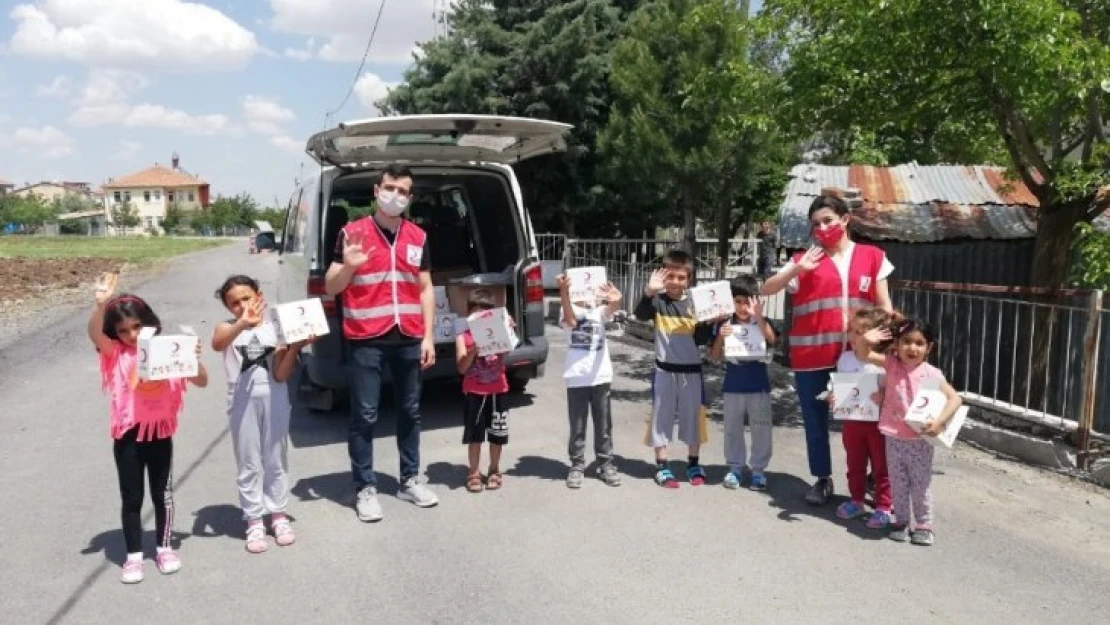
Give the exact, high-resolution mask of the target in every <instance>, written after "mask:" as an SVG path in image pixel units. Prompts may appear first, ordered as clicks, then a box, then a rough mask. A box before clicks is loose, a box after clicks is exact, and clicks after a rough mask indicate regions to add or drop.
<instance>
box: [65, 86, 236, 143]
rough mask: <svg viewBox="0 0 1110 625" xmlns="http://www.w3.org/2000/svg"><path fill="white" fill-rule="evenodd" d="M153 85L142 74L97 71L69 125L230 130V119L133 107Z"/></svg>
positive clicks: (206, 131)
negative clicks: (135, 99) (137, 96)
mask: <svg viewBox="0 0 1110 625" xmlns="http://www.w3.org/2000/svg"><path fill="white" fill-rule="evenodd" d="M148 84H149V83H148V82H147V81H146V79H145V78H143V77H142V76H141V75H139V74H135V73H133V72H126V71H120V70H93V71H92V72H90V73H89V79H88V81H87V82H86V83H85V86H84V87H83V88H82V90H81V93H80V95H79V96H78V97H77V98H76V100H75V101H74V104H75V106H76V108H74V110H73V112H72V113H70V115H69V118H68V119H67V121H68V122H69V123H70V124H72V125H74V126H84V127H97V126H124V127H127V128H163V129H166V130H178V131H181V132H184V133H186V134H199V135H207V134H215V133H217V132H220V131H225V130H228V129H229V128H230V124H229V119H228V117H227V116H226V115H220V114H209V115H191V114H189V113H187V112H185V111H181V110H178V109H172V108H167V107H165V106H162V105H160V104H146V103H144V104H132V103H131V102H130V99H131V95H132V94H134V93H135V92H137V91H139V90H141V89H143V88H145V87H146V86H147V85H148Z"/></svg>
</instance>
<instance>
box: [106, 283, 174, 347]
mask: <svg viewBox="0 0 1110 625" xmlns="http://www.w3.org/2000/svg"><path fill="white" fill-rule="evenodd" d="M127 319H138V320H139V322H140V323H142V324H143V327H144V328H155V329H156V330H157V332H158V333H161V332H162V321H161V320H160V319H158V315H156V314H154V310H153V309H151V307H150V304H147V303H146V302H145V301H144V300H143V298H141V297H139V296H137V295H131V294H130V293H122V294H120V295H117V296H116V297H113V298H112V299H110V300H108V303H107V304H105V305H104V327H102V328H101V331H102V332H104V336H106V337H108V338H110V339H112V340H113V341H118V340H119V332H116V326H118V325H119V324H120V323H121V322H123V321H125V320H127Z"/></svg>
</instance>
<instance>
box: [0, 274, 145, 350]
mask: <svg viewBox="0 0 1110 625" xmlns="http://www.w3.org/2000/svg"><path fill="white" fill-rule="evenodd" d="M150 270H151V269H150V268H140V267H138V266H135V265H132V264H130V263H126V262H125V261H123V260H120V259H115V258H86V257H79V258H0V347H3V346H4V345H5V344H7V343H10V342H11V341H13V340H15V339H17V338H19V337H20V336H22V335H24V334H27V333H30V332H33V331H34V330H35V329H37V328H41V327H44V326H46V325H49V324H51V323H54V322H55V321H57V320H58V319H61V318H64V317H65V316H66V315H68V314H71V313H72V312H73V311H74V310H75V309H76V308H78V307H80V306H81V305H84V304H86V303H88V302H91V301H92V295H91V293H92V284H93V282H94V281H95V280H96V278H97V276H99V275H100V274H102V273H104V272H106V271H121V272H122V273H123V275H124V278H125V280H126V281H127V282H128V283H132V284H133V283H135V281H136V280H140V279H141V278H142V276H143V275H144V274H145V273H146V272H148V271H150Z"/></svg>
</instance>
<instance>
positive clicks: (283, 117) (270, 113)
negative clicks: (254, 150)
mask: <svg viewBox="0 0 1110 625" xmlns="http://www.w3.org/2000/svg"><path fill="white" fill-rule="evenodd" d="M243 119H244V120H246V122H247V127H248V128H250V129H251V130H252V131H254V132H257V133H259V134H263V135H280V134H283V133H284V131H283V130H282V128H281V125H282V124H285V123H287V122H291V121H293V120H294V119H297V116H296V115H295V114H294V113H293V111H291V110H289V109H287V108H285V107H284V106H282V105H281V104H279V103H278V102H276V101H274V100H269V99H266V98H264V97H262V96H255V95H248V96H247V97H245V98H243Z"/></svg>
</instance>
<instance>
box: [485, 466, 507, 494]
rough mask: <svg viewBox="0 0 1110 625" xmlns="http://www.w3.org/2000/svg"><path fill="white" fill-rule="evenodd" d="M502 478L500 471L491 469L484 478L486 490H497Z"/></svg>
mask: <svg viewBox="0 0 1110 625" xmlns="http://www.w3.org/2000/svg"><path fill="white" fill-rule="evenodd" d="M503 479H504V478H502V477H501V472H499V471H491V472H490V474H489V477H488V478H486V490H497V489H498V488H501V481H502V480H503Z"/></svg>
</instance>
